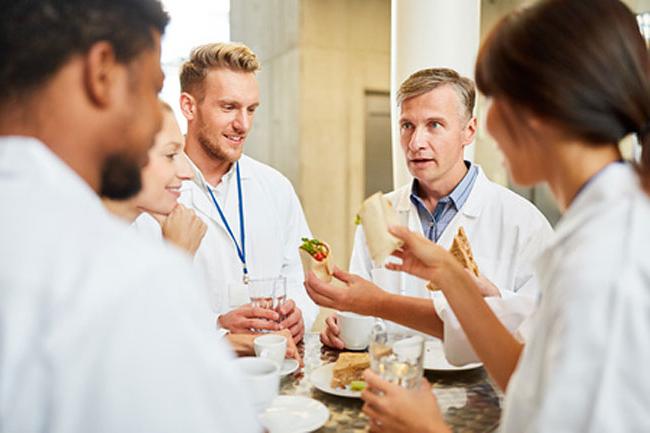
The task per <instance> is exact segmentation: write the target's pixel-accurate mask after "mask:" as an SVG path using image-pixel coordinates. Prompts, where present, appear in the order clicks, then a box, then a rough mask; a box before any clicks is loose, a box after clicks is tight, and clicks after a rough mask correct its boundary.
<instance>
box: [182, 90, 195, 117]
mask: <svg viewBox="0 0 650 433" xmlns="http://www.w3.org/2000/svg"><path fill="white" fill-rule="evenodd" d="M180 103H181V112H182V113H183V116H185V119H186V120H188V121H190V120H194V118H195V117H196V110H197V107H196V105H197V104H196V99H194V96H192V95H190V94H189V93H187V92H182V93H181V99H180Z"/></svg>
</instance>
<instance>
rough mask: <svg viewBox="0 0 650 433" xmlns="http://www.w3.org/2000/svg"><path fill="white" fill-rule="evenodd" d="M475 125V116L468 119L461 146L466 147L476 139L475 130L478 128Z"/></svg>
mask: <svg viewBox="0 0 650 433" xmlns="http://www.w3.org/2000/svg"><path fill="white" fill-rule="evenodd" d="M477 125H478V122H477V120H476V117H475V116H473V117H472V118H471V119H469V122H467V125H466V126H465V129H464V130H463V146H467V145H468V144H470V143H471V142H472V141H474V138H476V130H477V128H478V126H477Z"/></svg>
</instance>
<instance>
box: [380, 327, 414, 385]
mask: <svg viewBox="0 0 650 433" xmlns="http://www.w3.org/2000/svg"><path fill="white" fill-rule="evenodd" d="M423 361H424V337H422V336H421V335H418V334H416V333H413V332H408V331H404V332H390V331H389V329H388V327H387V326H386V323H385V322H384V321H383V320H377V322H376V323H375V325H374V327H373V330H372V336H371V340H370V368H371V369H372V371H374V372H375V373H377V374H378V375H379V376H381V377H382V378H383V379H384V380H387V381H389V382H391V383H396V384H398V385H400V386H402V387H404V388H408V389H414V388H417V387H418V385H419V383H420V380H421V379H422V375H423V373H424V369H423V366H422V363H423Z"/></svg>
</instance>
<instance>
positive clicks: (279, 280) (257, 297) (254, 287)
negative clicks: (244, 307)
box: [248, 277, 287, 321]
mask: <svg viewBox="0 0 650 433" xmlns="http://www.w3.org/2000/svg"><path fill="white" fill-rule="evenodd" d="M248 296H249V297H250V300H251V305H252V306H253V307H259V308H266V309H268V310H273V311H275V312H277V313H278V314H280V306H281V305H282V304H284V301H285V300H286V299H287V279H286V278H285V277H274V278H254V279H251V280H250V281H249V282H248ZM283 319H284V317H282V315H281V314H280V321H282V320H283Z"/></svg>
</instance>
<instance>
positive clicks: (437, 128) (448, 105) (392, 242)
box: [306, 68, 552, 365]
mask: <svg viewBox="0 0 650 433" xmlns="http://www.w3.org/2000/svg"><path fill="white" fill-rule="evenodd" d="M475 98H476V93H475V88H474V83H473V82H472V81H471V80H469V79H468V78H465V77H462V76H460V75H459V74H458V73H456V72H455V71H453V70H450V69H442V68H436V69H425V70H421V71H418V72H415V73H414V74H412V75H411V76H410V77H409V78H408V79H407V80H406V81H404V83H402V85H401V87H400V89H399V91H398V94H397V103H398V105H399V108H400V118H399V126H400V141H401V145H402V149H403V151H404V156H405V158H406V162H407V165H408V169H409V171H410V173H411V174H412V175H413V178H414V179H413V181H412V183H410V184H407V185H404V186H402V187H401V188H398V189H396V190H395V191H393V192H391V193H389V194H386V195H381V194H376V195H374V196H372V197H370V198H369V199H368V200H367V201H366V202H365V203H364V205H363V206H362V209H361V211H360V220H361V221H360V222H361V224H362V226H363V229H362V228H361V227H359V228H358V229H357V232H356V236H355V243H354V248H353V252H352V258H351V262H350V272H351V273H346V272H343V271H341V270H338V269H337V270H335V271H334V276H335V277H336V278H338V279H339V280H342V281H343V282H344V283H346V285H347V288H339V287H335V286H334V285H331V284H327V283H325V282H323V281H321V280H319V279H318V278H316V277H315V276H314V275H309V276H308V277H307V280H306V287H307V290H308V292H309V294H310V296H311V297H312V299H314V301H316V302H317V303H319V304H320V305H322V306H325V307H331V308H336V309H339V310H345V311H354V312H357V313H360V314H365V315H370V316H377V317H382V318H384V319H387V320H389V321H393V322H397V323H399V324H401V325H404V326H407V327H410V328H414V329H417V330H419V331H422V332H425V333H427V334H429V335H433V336H435V337H438V338H441V339H442V340H443V342H444V343H443V344H444V349H445V354H446V356H447V359H448V361H449V362H451V363H452V364H455V365H464V364H467V363H470V362H475V361H477V357H476V355H475V353H474V351H473V350H472V348H471V346H470V344H469V343H468V341H467V338H466V337H465V335H464V332H463V331H462V329H461V327H460V324H459V323H458V321H457V319H456V317H455V316H454V314H453V312H452V311H451V309H450V308H449V307H448V305H447V303H446V301H445V299H444V297H443V296H442V295H441V294H440V293H439V292H435V291H432V290H435V289H436V288H435V287H427V282H426V281H423V280H420V279H418V278H416V277H413V276H410V275H407V274H405V273H401V272H393V271H390V270H387V269H385V262H386V258H387V257H388V256H389V255H390V253H391V252H392V251H394V250H395V249H397V248H399V246H400V244H399V242H398V240H397V239H396V238H394V237H393V236H392V235H391V234H390V233H389V232H388V230H387V227H388V226H389V225H393V224H395V223H397V224H400V225H404V226H406V227H408V228H409V229H411V230H416V231H418V232H420V233H421V234H422V235H423V236H425V237H427V238H428V239H430V240H432V241H434V242H436V243H438V244H440V245H442V246H444V247H446V248H449V247H450V246H453V248H452V249H453V250H455V251H456V252H457V254H456V257H457V258H458V259H459V260H460V261H461V262H464V265H465V266H466V267H467V268H468V271H469V272H471V273H472V274H473V275H474V276H475V277H476V278H477V280H478V282H479V286H480V287H481V290H482V292H483V295H484V296H485V297H486V300H487V302H488V304H489V305H490V307H491V308H492V309H493V311H494V312H495V313H496V314H497V316H498V317H499V318H500V319H501V321H502V322H503V323H504V325H506V327H508V328H509V329H511V330H514V329H516V328H517V327H518V326H519V325H520V324H521V323H522V321H523V319H525V318H526V317H527V316H528V315H530V313H531V312H532V311H533V309H534V308H535V303H536V299H537V295H538V288H537V282H536V279H535V275H534V273H533V269H532V261H533V260H534V259H535V257H536V256H537V255H538V253H539V252H540V251H541V250H542V249H543V248H544V246H545V243H546V239H548V238H549V236H550V235H551V233H552V229H551V227H550V225H549V223H548V221H547V220H546V219H545V218H544V216H543V215H542V214H541V213H540V212H539V211H538V210H537V208H536V207H535V206H534V205H532V204H531V203H530V202H528V201H526V200H525V199H523V198H522V197H520V196H518V195H517V194H515V193H513V192H512V191H510V190H508V189H506V188H504V187H502V186H500V185H497V184H496V183H494V182H491V181H490V180H489V179H488V178H487V177H486V175H485V174H484V173H483V171H482V170H481V168H480V167H479V166H478V165H476V164H473V163H471V162H469V161H465V160H464V158H463V150H464V148H465V146H467V145H468V144H470V143H471V142H472V141H473V140H474V137H475V135H476V130H477V120H476V117H474V115H473V110H474V103H475ZM470 245H471V246H470ZM472 250H473V252H472ZM355 274H356V275H355ZM431 298H433V302H432V300H431ZM321 341H322V342H323V343H324V344H325V345H327V346H332V347H336V348H340V349H342V348H343V347H344V344H343V342H342V340H341V339H340V338H339V327H338V323H337V320H336V316H331V317H329V318H328V319H327V320H326V326H325V329H324V330H323V331H322V333H321Z"/></svg>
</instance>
